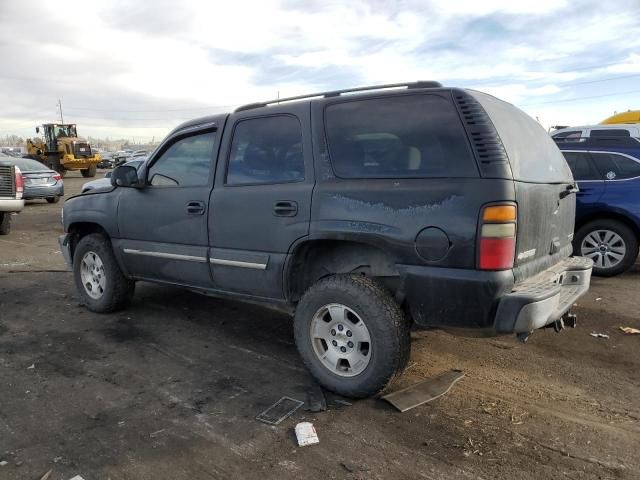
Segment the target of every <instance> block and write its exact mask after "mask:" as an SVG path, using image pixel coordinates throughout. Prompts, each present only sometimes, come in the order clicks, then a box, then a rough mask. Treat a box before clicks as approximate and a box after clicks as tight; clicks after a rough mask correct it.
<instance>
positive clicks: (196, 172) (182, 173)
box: [147, 132, 216, 187]
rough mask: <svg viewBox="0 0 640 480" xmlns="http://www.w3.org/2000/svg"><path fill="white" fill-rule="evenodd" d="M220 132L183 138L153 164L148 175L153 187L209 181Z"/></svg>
mask: <svg viewBox="0 0 640 480" xmlns="http://www.w3.org/2000/svg"><path fill="white" fill-rule="evenodd" d="M215 139H216V132H207V133H202V134H200V135H193V136H190V137H186V138H183V139H181V140H178V141H177V142H175V143H174V144H172V145H171V146H170V147H169V148H168V149H167V150H166V151H165V152H164V153H163V154H162V156H161V157H160V158H159V159H158V160H157V161H156V162H154V163H153V165H152V166H151V168H149V172H148V175H147V178H148V179H149V182H150V183H151V185H153V186H164V187H199V186H206V185H208V184H209V173H210V171H211V160H212V156H213V146H214V144H215Z"/></svg>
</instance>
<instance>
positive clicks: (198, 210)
mask: <svg viewBox="0 0 640 480" xmlns="http://www.w3.org/2000/svg"><path fill="white" fill-rule="evenodd" d="M204 210H205V206H204V202H200V201H193V202H189V203H187V213H188V214H189V215H202V214H203V213H204Z"/></svg>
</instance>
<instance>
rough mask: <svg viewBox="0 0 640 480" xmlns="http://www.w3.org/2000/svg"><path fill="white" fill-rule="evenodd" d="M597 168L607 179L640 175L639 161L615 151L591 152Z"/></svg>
mask: <svg viewBox="0 0 640 480" xmlns="http://www.w3.org/2000/svg"><path fill="white" fill-rule="evenodd" d="M591 155H592V156H593V161H594V162H595V164H596V166H597V167H598V170H599V171H600V173H601V174H602V176H603V177H604V178H606V179H607V180H624V179H626V178H635V177H640V161H638V160H633V159H631V158H629V157H626V156H624V155H620V154H617V153H595V152H594V153H592V154H591Z"/></svg>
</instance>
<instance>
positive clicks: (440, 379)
mask: <svg viewBox="0 0 640 480" xmlns="http://www.w3.org/2000/svg"><path fill="white" fill-rule="evenodd" d="M462 377H464V373H462V371H461V370H451V371H449V372H444V373H441V374H439V375H436V376H435V377H432V378H428V379H426V380H423V381H422V382H419V383H416V384H415V385H411V386H410V387H407V388H403V389H402V390H398V391H397V392H392V393H389V394H387V395H384V396H383V397H382V399H383V400H386V401H387V402H389V403H390V404H391V405H393V406H394V407H396V408H397V409H398V410H400V411H401V412H406V411H407V410H411V409H412V408H414V407H417V406H418V405H422V404H423V403H427V402H430V401H432V400H435V399H436V398H438V397H441V396H442V395H444V394H445V393H447V392H448V391H449V390H451V387H453V385H454V384H455V383H456V382H457V381H458V380H460V379H461V378H462Z"/></svg>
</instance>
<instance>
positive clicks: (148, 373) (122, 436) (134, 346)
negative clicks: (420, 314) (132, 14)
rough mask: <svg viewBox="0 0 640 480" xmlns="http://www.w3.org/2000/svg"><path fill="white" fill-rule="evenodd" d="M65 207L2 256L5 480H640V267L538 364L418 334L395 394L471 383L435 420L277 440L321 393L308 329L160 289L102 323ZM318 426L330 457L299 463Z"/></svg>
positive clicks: (510, 344) (602, 294)
mask: <svg viewBox="0 0 640 480" xmlns="http://www.w3.org/2000/svg"><path fill="white" fill-rule="evenodd" d="M84 181H85V179H83V178H81V177H79V176H76V175H71V176H70V177H67V178H66V179H65V186H66V191H67V196H69V195H70V194H72V193H74V192H77V191H79V188H80V185H81V184H82V183H84ZM61 206H62V203H59V204H57V205H49V204H46V203H44V202H40V201H38V202H30V203H29V204H28V205H27V207H26V208H25V210H24V212H23V213H21V214H20V215H19V216H17V217H15V222H14V231H13V232H12V233H11V235H9V236H7V237H0V462H2V461H6V462H7V464H6V465H4V466H2V467H0V478H1V479H8V480H11V479H40V478H41V477H42V475H43V474H45V472H47V471H49V470H52V474H51V476H50V479H51V480H59V479H65V480H66V479H69V478H71V477H73V476H74V475H81V476H82V477H83V478H84V479H86V480H92V479H108V478H110V479H111V480H124V479H131V480H134V479H135V480H146V479H154V480H157V479H172V480H186V479H189V480H194V479H231V478H243V479H261V480H264V479H271V478H273V479H289V478H291V479H294V478H309V479H314V478H318V479H320V478H322V479H325V478H340V479H341V478H345V479H387V478H393V479H417V478H425V479H443V480H444V479H447V480H450V479H493V478H505V479H545V478H554V479H557V478H569V479H634V478H635V479H637V478H640V336H625V335H623V334H622V332H620V331H619V330H618V327H619V326H632V327H636V328H640V319H639V315H638V301H639V295H640V268H638V266H637V265H636V267H635V268H634V269H633V270H632V271H631V272H629V273H627V274H625V275H622V276H620V277H616V278H611V279H599V278H595V279H594V280H593V283H592V288H591V291H590V292H589V294H588V295H587V296H586V297H585V298H583V299H581V301H580V302H579V305H578V306H577V308H576V309H575V310H576V313H577V314H578V328H577V329H575V330H567V331H564V332H562V333H560V334H556V333H554V332H553V331H550V330H547V331H544V332H536V333H535V334H534V335H533V336H532V337H531V339H530V340H529V342H528V343H527V344H526V345H523V344H520V343H517V342H516V341H515V339H514V338H512V337H500V338H493V339H480V338H478V339H474V338H461V337H456V336H452V335H450V334H447V333H444V332H436V331H421V332H414V333H413V334H412V348H413V351H412V355H411V359H410V363H409V368H408V370H407V372H406V373H405V375H404V376H403V377H402V378H401V379H400V380H399V382H398V383H397V384H396V385H395V386H394V388H400V387H403V386H407V385H410V384H412V383H415V382H417V381H419V380H421V379H423V378H426V377H429V376H431V375H434V374H437V373H439V372H442V371H445V370H448V369H451V368H459V369H462V370H463V371H464V372H465V374H466V377H465V378H464V379H462V380H461V381H460V382H458V383H457V384H456V385H455V386H454V387H453V389H452V390H451V391H450V392H449V393H448V394H447V395H445V396H443V397H441V398H439V399H438V400H436V401H434V402H433V403H431V404H427V405H423V406H420V407H417V408H415V409H413V410H411V411H409V412H407V413H404V414H401V413H398V412H396V411H395V410H393V409H392V408H391V407H390V406H389V405H388V404H386V403H385V402H384V401H382V400H380V399H369V400H363V401H357V402H356V401H354V402H352V405H344V404H342V403H339V401H338V402H337V401H336V400H340V399H337V398H335V397H331V396H328V403H329V409H328V410H327V411H325V412H320V413H310V412H306V411H304V410H302V409H301V410H299V411H298V412H296V413H295V414H294V415H293V417H291V418H289V419H287V420H285V421H284V422H283V423H282V424H280V425H278V426H275V427H273V426H268V425H265V424H262V423H260V422H258V421H256V420H255V417H256V415H257V414H259V413H260V412H262V411H263V410H264V409H265V408H267V407H268V406H269V405H271V404H272V403H274V402H275V401H277V400H278V399H279V398H280V397H282V396H290V397H293V398H297V399H300V400H305V392H306V390H307V389H308V388H309V387H310V386H312V385H313V380H312V379H311V378H310V377H309V375H308V374H307V373H306V371H305V370H304V369H303V368H302V367H301V362H300V360H299V358H298V355H297V353H296V349H295V346H294V344H293V335H292V328H291V322H290V319H289V318H288V317H286V316H284V315H281V314H279V313H274V312H271V311H269V310H263V309H261V308H258V307H254V306H247V305H243V304H239V303H234V302H230V301H222V300H216V299H212V298H208V297H204V296H199V295H196V294H193V293H190V292H185V291H183V290H178V289H171V288H167V287H159V286H153V285H148V284H139V285H138V287H137V293H136V296H135V300H134V302H133V305H132V306H131V307H130V308H129V309H127V310H126V311H123V312H119V313H116V314H111V315H98V314H93V313H91V312H89V311H88V310H86V309H85V308H83V307H82V306H80V305H79V303H78V296H77V295H76V292H75V291H74V287H73V285H72V279H71V274H70V273H69V272H67V271H66V270H65V267H64V265H63V261H62V256H61V254H60V252H59V249H58V246H57V236H58V235H60V234H61V233H62V229H61V225H60V209H61ZM591 332H600V333H605V334H608V335H609V336H610V338H609V339H608V340H606V339H601V338H593V337H591V336H590V335H589V334H590V333H591ZM302 420H307V421H311V422H313V423H314V424H315V426H316V429H317V431H318V435H319V437H320V444H319V445H315V446H310V447H305V448H299V447H297V446H296V442H295V437H294V434H293V427H294V425H295V424H296V423H297V422H299V421H302Z"/></svg>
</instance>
